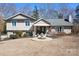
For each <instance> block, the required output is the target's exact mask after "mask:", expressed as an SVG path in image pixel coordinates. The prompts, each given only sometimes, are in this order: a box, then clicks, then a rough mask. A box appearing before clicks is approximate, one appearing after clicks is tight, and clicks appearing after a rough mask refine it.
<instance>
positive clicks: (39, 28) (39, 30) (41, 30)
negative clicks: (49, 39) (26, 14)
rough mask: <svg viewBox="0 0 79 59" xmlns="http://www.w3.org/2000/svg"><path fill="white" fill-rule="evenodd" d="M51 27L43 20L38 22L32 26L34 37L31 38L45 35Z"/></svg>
mask: <svg viewBox="0 0 79 59" xmlns="http://www.w3.org/2000/svg"><path fill="white" fill-rule="evenodd" d="M50 26H51V25H50V24H49V23H48V22H46V21H45V20H38V21H36V22H35V23H34V25H33V30H34V35H33V36H42V35H45V36H46V33H47V30H48V28H49V27H50Z"/></svg>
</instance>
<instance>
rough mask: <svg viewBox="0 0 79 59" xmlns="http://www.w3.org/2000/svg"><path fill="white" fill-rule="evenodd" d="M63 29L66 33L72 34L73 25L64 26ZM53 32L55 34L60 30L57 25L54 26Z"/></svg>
mask: <svg viewBox="0 0 79 59" xmlns="http://www.w3.org/2000/svg"><path fill="white" fill-rule="evenodd" d="M62 29H63V32H64V33H66V34H70V33H71V30H72V29H71V27H69V26H66V27H63V28H62ZM52 33H54V34H57V33H58V31H57V29H56V28H55V27H53V28H52Z"/></svg>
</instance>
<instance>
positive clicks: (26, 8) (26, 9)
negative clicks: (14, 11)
mask: <svg viewBox="0 0 79 59" xmlns="http://www.w3.org/2000/svg"><path fill="white" fill-rule="evenodd" d="M18 12H20V13H23V14H27V15H30V16H31V13H32V7H31V6H30V5H29V6H28V4H26V5H25V6H23V7H21V8H19V9H18Z"/></svg>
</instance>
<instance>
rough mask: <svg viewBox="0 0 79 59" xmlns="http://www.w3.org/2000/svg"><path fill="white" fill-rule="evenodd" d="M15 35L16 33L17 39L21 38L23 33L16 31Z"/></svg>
mask: <svg viewBox="0 0 79 59" xmlns="http://www.w3.org/2000/svg"><path fill="white" fill-rule="evenodd" d="M15 33H16V36H17V37H18V38H20V37H22V36H21V35H22V33H23V32H22V31H16V32H15Z"/></svg>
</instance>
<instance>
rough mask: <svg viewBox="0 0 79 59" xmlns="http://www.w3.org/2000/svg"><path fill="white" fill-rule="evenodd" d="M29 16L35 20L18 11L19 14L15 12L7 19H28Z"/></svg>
mask: <svg viewBox="0 0 79 59" xmlns="http://www.w3.org/2000/svg"><path fill="white" fill-rule="evenodd" d="M27 18H30V19H33V20H35V19H34V18H33V17H31V16H28V15H25V14H22V13H18V14H15V15H13V16H10V17H8V18H7V20H10V19H27Z"/></svg>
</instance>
